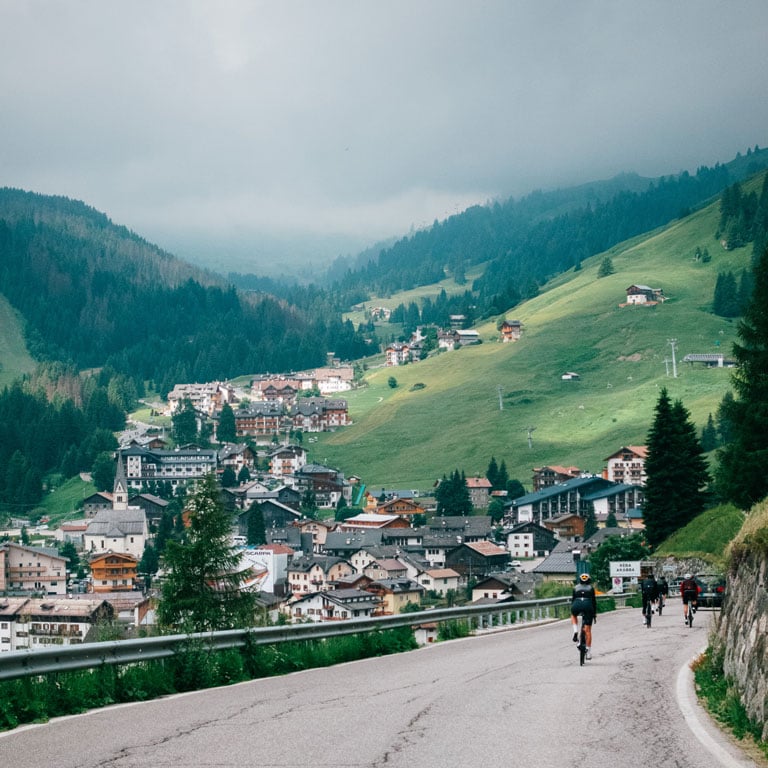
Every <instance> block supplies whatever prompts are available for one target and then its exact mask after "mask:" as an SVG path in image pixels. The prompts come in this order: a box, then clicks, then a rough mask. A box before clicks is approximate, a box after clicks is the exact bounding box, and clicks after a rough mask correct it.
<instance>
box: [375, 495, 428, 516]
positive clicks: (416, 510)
mask: <svg viewBox="0 0 768 768" xmlns="http://www.w3.org/2000/svg"><path fill="white" fill-rule="evenodd" d="M376 512H377V513H378V514H380V515H397V516H399V517H404V518H406V519H407V520H413V518H414V517H415V516H416V515H424V514H425V513H426V510H425V509H424V507H422V506H420V505H419V504H417V503H416V502H415V501H413V499H401V498H398V497H395V498H393V499H389V500H388V501H385V502H384V503H383V504H380V505H379V506H378V508H377V510H376Z"/></svg>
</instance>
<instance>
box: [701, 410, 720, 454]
mask: <svg viewBox="0 0 768 768" xmlns="http://www.w3.org/2000/svg"><path fill="white" fill-rule="evenodd" d="M715 448H717V429H716V428H715V420H714V419H713V418H712V414H711V413H710V414H709V416H708V417H707V423H706V424H705V425H704V427H702V430H701V450H702V451H704V453H709V452H710V451H714V450H715Z"/></svg>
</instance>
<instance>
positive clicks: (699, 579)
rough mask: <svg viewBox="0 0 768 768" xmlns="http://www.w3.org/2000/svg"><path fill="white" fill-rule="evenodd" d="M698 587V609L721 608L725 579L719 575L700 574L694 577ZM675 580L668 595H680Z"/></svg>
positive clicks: (678, 581) (677, 583) (678, 583)
mask: <svg viewBox="0 0 768 768" xmlns="http://www.w3.org/2000/svg"><path fill="white" fill-rule="evenodd" d="M694 579H695V580H696V583H697V584H698V585H699V599H698V607H699V608H722V606H723V600H724V599H725V577H724V576H722V575H720V574H717V573H715V574H712V573H702V574H698V575H696V576H694ZM681 581H682V579H676V580H675V581H674V583H673V584H672V585H671V586H670V593H671V594H674V595H678V596H679V595H680V582H681Z"/></svg>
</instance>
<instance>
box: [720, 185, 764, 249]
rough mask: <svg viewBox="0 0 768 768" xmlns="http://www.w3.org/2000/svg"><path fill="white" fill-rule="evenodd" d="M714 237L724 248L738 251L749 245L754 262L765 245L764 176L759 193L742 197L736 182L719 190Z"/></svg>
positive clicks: (742, 194) (740, 188)
mask: <svg viewBox="0 0 768 768" xmlns="http://www.w3.org/2000/svg"><path fill="white" fill-rule="evenodd" d="M715 237H716V238H717V239H718V240H721V241H722V242H723V243H724V244H725V246H726V248H740V247H742V246H744V245H747V244H748V243H752V244H753V246H752V261H753V263H755V262H756V261H757V259H758V258H759V257H760V255H761V254H762V253H763V251H764V250H765V247H766V246H767V245H768V174H766V175H765V178H764V179H763V185H762V187H761V189H760V192H759V193H757V192H755V191H752V192H749V193H746V194H745V193H744V191H743V189H742V187H741V184H739V183H738V182H736V183H735V184H732V185H731V186H729V187H727V188H726V189H724V190H723V194H722V197H721V198H720V223H719V226H718V230H717V232H716V233H715Z"/></svg>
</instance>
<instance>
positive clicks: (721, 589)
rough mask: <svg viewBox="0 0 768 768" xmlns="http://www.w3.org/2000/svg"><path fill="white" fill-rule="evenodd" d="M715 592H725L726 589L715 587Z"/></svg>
mask: <svg viewBox="0 0 768 768" xmlns="http://www.w3.org/2000/svg"><path fill="white" fill-rule="evenodd" d="M715 592H725V587H715Z"/></svg>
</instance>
